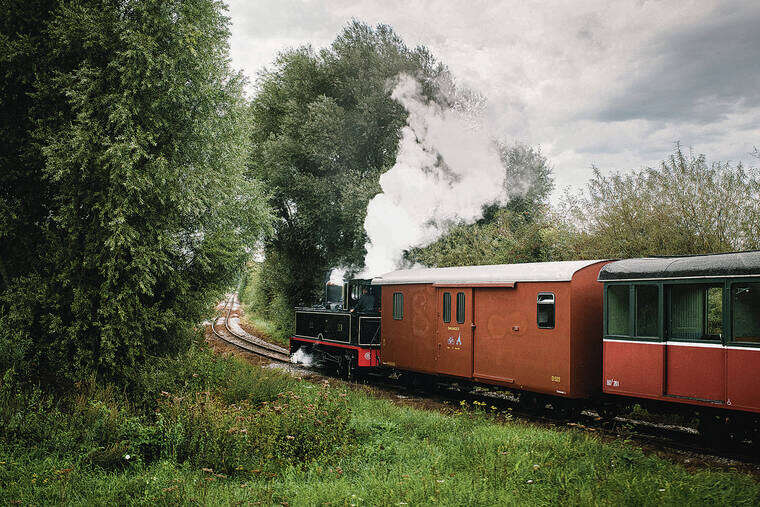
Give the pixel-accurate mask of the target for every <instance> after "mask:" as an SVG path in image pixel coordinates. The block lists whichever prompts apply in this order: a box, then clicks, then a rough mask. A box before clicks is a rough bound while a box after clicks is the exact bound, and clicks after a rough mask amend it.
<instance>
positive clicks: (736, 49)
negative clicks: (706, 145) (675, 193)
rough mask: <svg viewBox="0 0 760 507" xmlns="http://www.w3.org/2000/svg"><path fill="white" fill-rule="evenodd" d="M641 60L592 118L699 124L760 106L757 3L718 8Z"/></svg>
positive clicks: (668, 37)
mask: <svg viewBox="0 0 760 507" xmlns="http://www.w3.org/2000/svg"><path fill="white" fill-rule="evenodd" d="M643 56H644V57H645V58H646V60H645V61H644V62H643V63H642V70H641V71H640V72H638V73H634V74H633V77H632V81H631V83H630V85H628V86H627V87H625V88H624V89H623V90H622V92H621V93H620V94H619V95H617V96H615V97H613V98H612V99H611V100H610V101H609V102H608V103H606V104H605V105H604V106H603V107H602V108H601V110H599V111H598V112H597V113H596V114H594V115H593V116H594V117H595V118H596V119H599V120H602V121H621V120H629V119H636V118H646V119H649V120H655V121H656V120H662V121H671V120H675V121H679V122H681V121H692V122H695V123H702V124H704V123H710V122H714V121H717V120H720V119H722V118H724V117H725V116H726V114H728V113H731V112H733V111H736V110H738V109H739V108H745V109H746V108H753V107H757V106H760V5H757V4H755V5H751V6H747V5H746V4H745V5H744V6H743V7H741V8H737V7H736V4H734V5H733V6H731V7H728V6H724V7H723V8H722V9H718V10H716V11H714V12H713V13H712V16H710V17H709V18H707V20H706V22H704V23H702V24H698V25H691V26H688V27H684V28H683V29H681V30H680V31H676V32H670V33H668V34H666V35H664V36H661V37H660V39H659V40H658V41H657V42H655V43H654V44H653V45H652V46H651V47H650V48H649V49H648V50H645V51H644V53H643ZM624 76H625V75H624ZM624 76H623V78H625V77H624Z"/></svg>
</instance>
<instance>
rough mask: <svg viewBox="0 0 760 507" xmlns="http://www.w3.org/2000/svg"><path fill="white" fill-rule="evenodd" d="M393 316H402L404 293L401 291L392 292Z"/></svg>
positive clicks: (400, 318)
mask: <svg viewBox="0 0 760 507" xmlns="http://www.w3.org/2000/svg"><path fill="white" fill-rule="evenodd" d="M393 318H394V320H402V319H403V318H404V294H403V293H402V292H394V293H393Z"/></svg>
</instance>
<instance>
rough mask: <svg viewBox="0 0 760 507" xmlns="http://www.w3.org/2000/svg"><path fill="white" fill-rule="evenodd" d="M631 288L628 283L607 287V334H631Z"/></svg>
mask: <svg viewBox="0 0 760 507" xmlns="http://www.w3.org/2000/svg"><path fill="white" fill-rule="evenodd" d="M630 296H631V292H630V288H629V286H628V285H610V286H609V287H608V288H607V334H608V335H618V336H630V334H631V332H630V330H629V329H628V328H629V317H630V311H631V308H630Z"/></svg>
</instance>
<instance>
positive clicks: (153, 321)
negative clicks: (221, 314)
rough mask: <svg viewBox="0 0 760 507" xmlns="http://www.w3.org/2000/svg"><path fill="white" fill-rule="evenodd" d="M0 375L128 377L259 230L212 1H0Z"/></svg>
mask: <svg viewBox="0 0 760 507" xmlns="http://www.w3.org/2000/svg"><path fill="white" fill-rule="evenodd" d="M1 10H2V12H3V16H2V20H1V21H0V47H2V48H3V49H2V51H0V68H2V69H3V79H2V85H0V86H2V88H1V89H0V107H2V109H3V114H2V115H0V118H1V119H0V138H2V139H3V142H2V143H0V164H1V166H0V372H4V371H6V370H8V369H13V370H14V371H15V372H16V375H21V376H22V377H25V378H35V379H39V378H40V377H42V378H43V379H44V380H45V381H46V382H50V383H58V382H61V381H63V382H68V383H71V382H76V381H79V380H81V379H82V378H86V377H88V376H90V375H92V374H93V373H94V374H96V375H98V377H99V378H121V379H123V380H125V381H128V380H129V378H130V377H131V376H132V373H131V370H132V368H135V367H138V366H140V365H141V364H142V362H143V361H144V359H145V358H146V357H147V356H148V355H160V354H164V353H167V352H171V351H178V350H181V349H183V348H186V347H187V345H188V343H189V336H190V335H189V333H188V331H189V329H190V327H191V326H193V325H196V324H197V323H198V322H199V321H200V320H201V319H202V316H203V315H204V314H207V313H208V308H209V307H210V306H211V305H212V304H213V303H214V302H215V301H216V300H217V298H218V297H219V295H220V294H221V292H222V290H223V288H224V287H227V286H229V284H230V283H231V281H232V280H234V279H235V278H236V277H237V275H238V272H239V270H240V267H241V266H242V264H243V263H244V262H245V260H246V258H247V254H246V252H245V247H252V246H253V245H254V244H255V242H256V241H257V240H258V239H259V237H260V234H261V232H262V231H263V230H265V229H266V227H267V226H268V224H269V220H270V213H269V209H268V208H267V207H266V204H265V199H263V197H262V196H263V195H264V192H263V189H262V187H261V185H260V184H259V183H257V182H255V181H254V180H250V179H246V178H245V177H244V174H243V172H244V169H245V161H246V159H247V157H248V153H249V147H250V140H249V132H250V128H249V127H250V120H249V118H248V110H247V105H246V103H245V101H244V99H243V94H242V84H243V78H242V77H241V76H240V75H237V74H234V73H233V72H232V71H231V70H230V68H229V64H228V46H227V38H228V35H229V31H228V19H227V18H226V17H225V16H224V15H223V12H222V7H221V4H220V3H218V2H216V1H213V0H187V1H183V2H165V1H163V0H147V1H140V2H135V1H116V0H113V1H105V0H104V1H102V2H84V1H71V2H58V1H57V0H54V1H47V2H45V1H35V2H6V1H4V2H2V8H1Z"/></svg>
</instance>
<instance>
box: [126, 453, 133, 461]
mask: <svg viewBox="0 0 760 507" xmlns="http://www.w3.org/2000/svg"><path fill="white" fill-rule="evenodd" d="M131 457H132V456H130V455H129V454H125V455H124V459H125V460H127V461H129V458H131Z"/></svg>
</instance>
